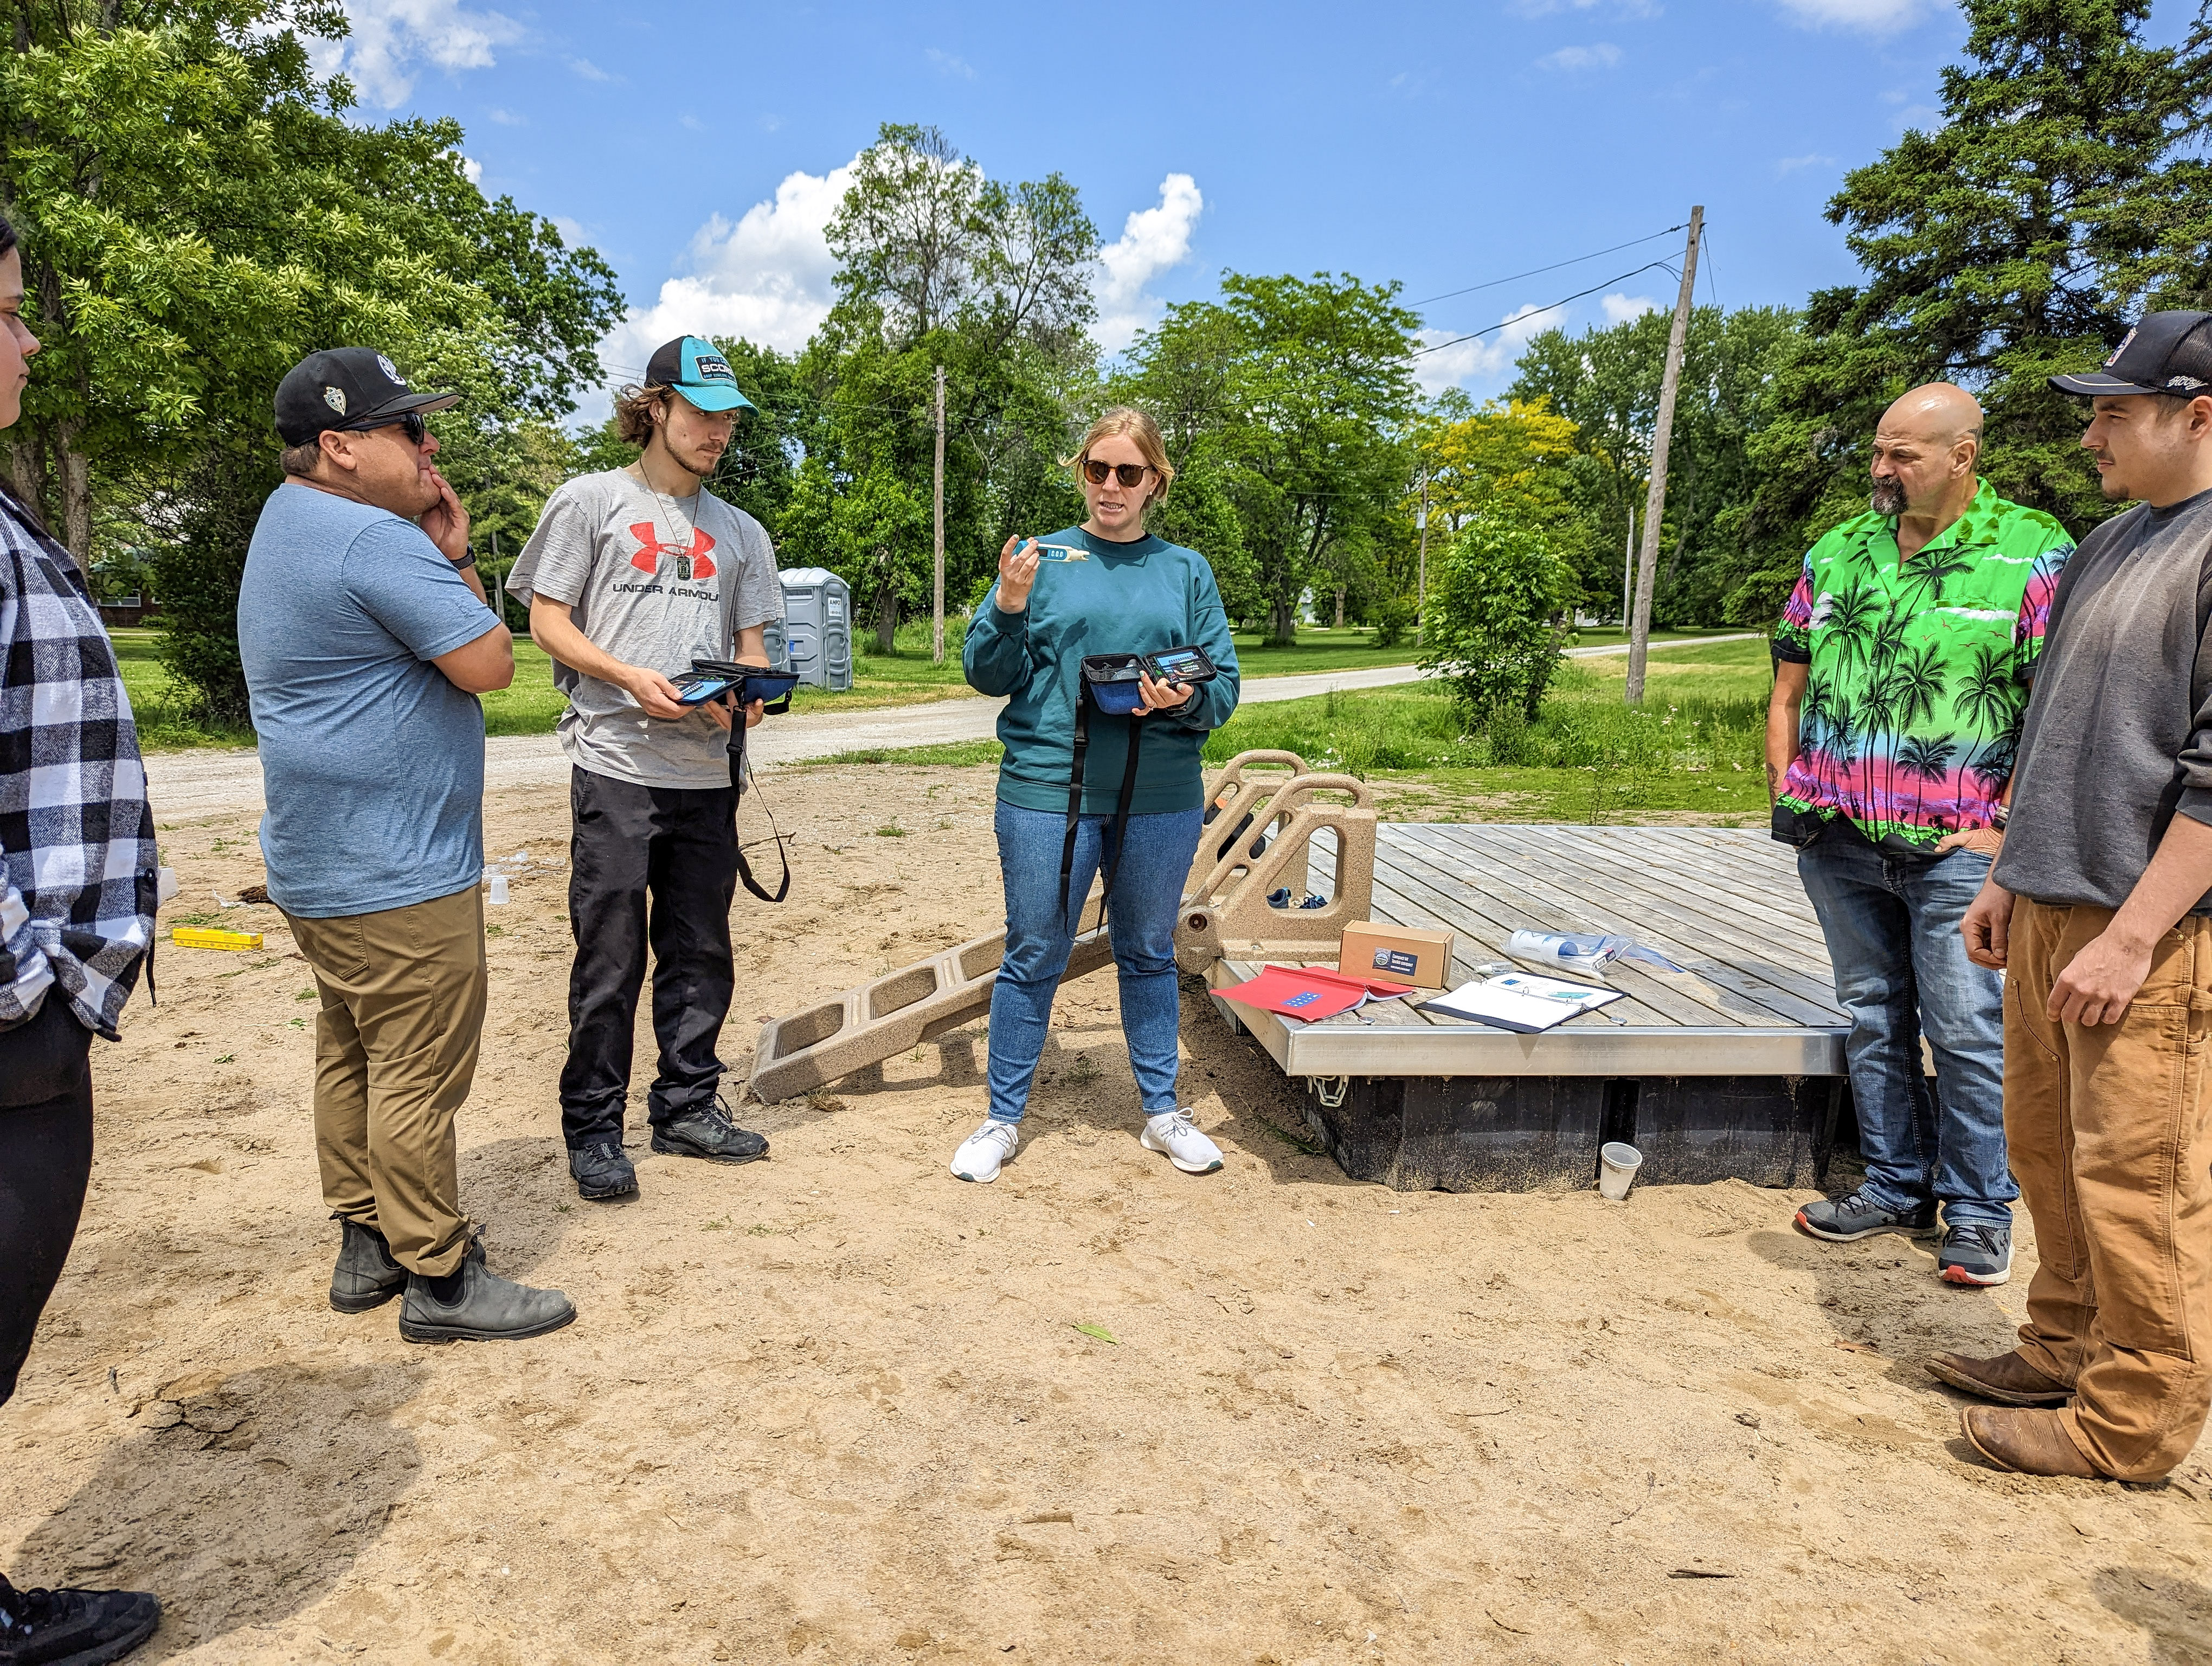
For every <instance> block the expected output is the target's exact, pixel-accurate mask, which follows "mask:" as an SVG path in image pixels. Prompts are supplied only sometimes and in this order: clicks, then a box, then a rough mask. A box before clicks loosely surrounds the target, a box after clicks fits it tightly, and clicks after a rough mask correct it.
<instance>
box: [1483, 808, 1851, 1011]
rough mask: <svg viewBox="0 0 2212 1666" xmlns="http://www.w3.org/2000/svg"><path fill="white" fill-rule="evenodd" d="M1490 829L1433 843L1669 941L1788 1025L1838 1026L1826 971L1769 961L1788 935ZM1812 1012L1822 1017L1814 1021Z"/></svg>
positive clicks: (1807, 950)
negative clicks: (1543, 882)
mask: <svg viewBox="0 0 2212 1666" xmlns="http://www.w3.org/2000/svg"><path fill="white" fill-rule="evenodd" d="M1494 831H1496V830H1494V829H1472V828H1449V829H1443V830H1439V836H1440V837H1441V838H1442V840H1443V842H1445V843H1447V844H1452V845H1458V846H1462V847H1472V848H1476V849H1479V850H1481V851H1483V852H1484V854H1486V856H1487V857H1488V858H1489V859H1490V860H1504V861H1517V862H1519V863H1521V864H1522V866H1524V867H1525V868H1527V869H1528V871H1530V872H1531V873H1534V874H1537V875H1540V876H1542V877H1544V878H1546V879H1549V880H1550V881H1551V882H1552V883H1553V884H1555V885H1558V886H1559V888H1560V889H1561V890H1562V891H1564V892H1565V895H1566V896H1567V897H1570V898H1571V899H1573V901H1574V902H1575V903H1577V904H1579V905H1580V906H1581V907H1582V908H1583V909H1584V910H1585V911H1586V912H1588V913H1589V914H1590V915H1593V916H1594V917H1595V918H1598V919H1600V920H1607V919H1610V920H1613V921H1621V922H1625V924H1626V927H1631V928H1632V929H1629V931H1628V934H1629V935H1632V936H1633V935H1636V934H1637V933H1638V932H1642V933H1644V934H1645V935H1647V936H1650V937H1653V938H1655V939H1665V938H1667V937H1672V938H1674V939H1675V940H1677V941H1679V942H1680V943H1683V944H1685V945H1688V946H1689V947H1690V948H1691V949H1692V950H1693V951H1694V952H1695V954H1694V955H1693V956H1692V958H1704V959H1706V960H1708V961H1711V962H1714V963H1717V964H1718V965H1719V966H1721V967H1724V968H1726V969H1728V970H1729V972H1730V973H1732V974H1734V975H1735V976H1734V977H1733V978H1725V977H1717V976H1716V974H1715V973H1714V972H1713V971H1712V970H1711V968H1710V967H1708V966H1704V965H1701V966H1699V967H1697V968H1694V969H1693V970H1696V971H1697V972H1698V973H1699V976H1703V977H1705V978H1706V979H1707V980H1708V981H1709V982H1719V983H1721V984H1722V986H1723V987H1724V988H1730V989H1733V990H1735V991H1736V992H1737V993H1739V994H1747V995H1748V996H1750V997H1751V998H1752V999H1754V1000H1761V1001H1762V1002H1763V1003H1764V1004H1765V1005H1766V1006H1768V1007H1769V1008H1770V1009H1771V1010H1773V1011H1775V1012H1778V1013H1779V1014H1781V1015H1782V1016H1784V1017H1785V1018H1788V1019H1789V1020H1790V1021H1791V1022H1799V1023H1809V1022H1819V1023H1832V1022H1836V1021H1838V1020H1839V1018H1840V1016H1841V1015H1840V1013H1839V1012H1838V1009H1837V1007H1836V1005H1835V1000H1834V989H1833V986H1832V981H1831V980H1830V979H1829V977H1828V976H1826V968H1825V967H1822V968H1820V970H1817V971H1810V972H1808V971H1802V970H1798V969H1797V968H1796V967H1795V966H1792V965H1788V964H1778V962H1777V960H1776V959H1775V958H1774V950H1775V946H1776V942H1777V939H1784V940H1786V933H1783V932H1781V931H1780V929H1779V928H1778V927H1777V928H1775V929H1773V930H1771V931H1770V930H1768V929H1767V928H1766V925H1765V922H1761V923H1760V924H1758V925H1753V924H1747V923H1746V922H1745V921H1742V920H1741V917H1740V916H1733V915H1729V914H1728V913H1727V911H1725V910H1723V909H1717V907H1710V906H1709V907H1706V908H1704V909H1698V908H1692V907H1690V906H1688V905H1686V904H1685V903H1683V902H1682V901H1681V900H1680V898H1679V897H1676V896H1675V895H1674V894H1673V893H1672V892H1671V891H1669V889H1668V885H1667V883H1666V882H1665V880H1664V879H1653V878H1651V877H1650V876H1649V875H1646V874H1639V873H1636V872H1634V871H1633V870H1632V869H1626V868H1611V869H1595V867H1594V866H1593V867H1590V868H1584V867H1578V866H1577V862H1576V860H1575V858H1574V857H1573V856H1572V854H1567V855H1561V854H1559V853H1557V852H1552V851H1547V850H1544V849H1541V848H1534V849H1532V848H1528V846H1527V845H1526V844H1524V843H1521V842H1495V841H1491V840H1486V839H1485V838H1483V837H1482V836H1481V835H1482V834H1484V833H1487V832H1494ZM1654 946H1655V947H1660V948H1662V949H1664V948H1665V947H1666V945H1665V943H1664V941H1663V940H1661V941H1656V942H1655V943H1654ZM1795 946H1796V947H1797V949H1798V951H1799V952H1800V954H1802V956H1804V957H1805V958H1808V959H1810V958H1813V957H1814V956H1819V957H1820V958H1823V959H1825V950H1824V949H1821V948H1819V947H1817V946H1815V945H1813V944H1810V943H1804V942H1800V943H1798V944H1796V945H1795ZM1673 958H1675V959H1678V960H1679V959H1682V958H1685V957H1684V955H1683V954H1682V953H1681V952H1680V951H1675V952H1673ZM1743 980H1750V981H1751V982H1744V981H1743ZM1763 991H1764V992H1771V993H1762V992H1763ZM1814 1013H1818V1014H1819V1015H1820V1016H1819V1017H1818V1018H1814V1017H1813V1016H1812V1014H1814Z"/></svg>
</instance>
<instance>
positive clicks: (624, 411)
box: [615, 382, 676, 451]
mask: <svg viewBox="0 0 2212 1666" xmlns="http://www.w3.org/2000/svg"><path fill="white" fill-rule="evenodd" d="M675 394H676V390H675V389H674V388H672V387H670V386H666V385H665V384H664V383H660V382H647V384H646V385H645V386H643V387H639V386H636V385H635V383H633V384H632V385H631V386H628V387H625V388H623V390H622V392H619V393H617V395H616V396H615V431H616V432H617V434H619V435H622V438H623V444H624V445H626V446H635V447H637V448H638V449H639V450H640V451H643V450H644V449H645V448H646V447H647V446H649V445H651V444H652V443H653V412H654V411H656V410H660V409H662V408H663V407H665V405H666V404H668V402H669V400H670V399H671V398H674V397H675Z"/></svg>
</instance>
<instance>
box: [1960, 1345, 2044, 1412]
mask: <svg viewBox="0 0 2212 1666" xmlns="http://www.w3.org/2000/svg"><path fill="white" fill-rule="evenodd" d="M1928 1374H1929V1376H1930V1377H1934V1378H1935V1379H1936V1381H1937V1382H1939V1383H1949V1384H1950V1385H1951V1386H1952V1387H1953V1388H1954V1389H1960V1390H1962V1391H1963V1392H1965V1393H1967V1394H1971V1395H1978V1396H1979V1397H1980V1398H1982V1399H1984V1400H1994V1401H1996V1402H1997V1404H1999V1405H2000V1406H2063V1405H2064V1404H2065V1403H2066V1402H2068V1401H2069V1400H2071V1399H2072V1398H2073V1397H2074V1390H2073V1389H2069V1388H2068V1387H2067V1386H2066V1385H2065V1384H2064V1383H2054V1382H2052V1381H2051V1379H2050V1378H2049V1377H2045V1375H2044V1374H2043V1373H2042V1372H2041V1371H2038V1370H2036V1368H2035V1367H2034V1366H2033V1365H2029V1364H2028V1363H2027V1360H2025V1359H2021V1357H2020V1355H2019V1353H2017V1352H2015V1353H2000V1354H1999V1355H1997V1357H1996V1359H1968V1358H1967V1357H1966V1355H1965V1354H1963V1353H1939V1354H1937V1355H1936V1357H1935V1358H1934V1359H1930V1360H1929V1362H1928Z"/></svg>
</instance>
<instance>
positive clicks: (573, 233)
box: [553, 214, 592, 249]
mask: <svg viewBox="0 0 2212 1666" xmlns="http://www.w3.org/2000/svg"><path fill="white" fill-rule="evenodd" d="M553 229H554V230H556V231H557V232H559V233H560V234H561V240H562V242H563V243H566V244H567V245H568V246H569V247H570V248H572V249H580V248H581V247H583V246H584V245H585V244H586V243H588V242H590V241H591V240H592V234H590V233H589V232H587V231H586V230H585V229H584V222H582V221H581V220H571V219H570V218H569V217H568V216H567V215H565V214H556V215H555V216H553Z"/></svg>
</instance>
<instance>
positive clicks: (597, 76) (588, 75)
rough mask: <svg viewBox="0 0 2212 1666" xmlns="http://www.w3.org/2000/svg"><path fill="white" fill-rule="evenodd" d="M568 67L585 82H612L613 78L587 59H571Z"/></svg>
mask: <svg viewBox="0 0 2212 1666" xmlns="http://www.w3.org/2000/svg"><path fill="white" fill-rule="evenodd" d="M568 67H569V68H570V69H571V70H574V71H575V72H576V73H577V74H578V75H580V76H583V78H584V79H585V80H586V81H612V80H613V79H614V77H613V76H611V75H609V74H608V73H607V72H606V71H605V70H602V69H601V68H599V65H598V64H594V63H592V60H591V59H590V58H570V59H569V60H568Z"/></svg>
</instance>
